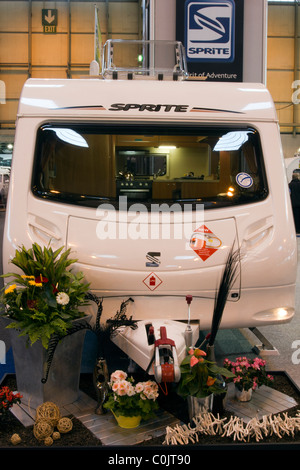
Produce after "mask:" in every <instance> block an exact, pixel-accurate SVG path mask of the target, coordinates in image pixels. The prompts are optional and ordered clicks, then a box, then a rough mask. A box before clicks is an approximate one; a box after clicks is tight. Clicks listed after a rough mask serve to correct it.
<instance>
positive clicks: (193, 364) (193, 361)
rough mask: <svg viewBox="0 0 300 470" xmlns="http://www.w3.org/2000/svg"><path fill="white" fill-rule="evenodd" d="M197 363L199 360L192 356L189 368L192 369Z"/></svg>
mask: <svg viewBox="0 0 300 470" xmlns="http://www.w3.org/2000/svg"><path fill="white" fill-rule="evenodd" d="M198 362H199V359H197V358H196V357H195V356H192V357H191V361H190V366H191V367H193V366H195V365H196V364H198Z"/></svg>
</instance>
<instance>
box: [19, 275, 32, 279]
mask: <svg viewBox="0 0 300 470" xmlns="http://www.w3.org/2000/svg"><path fill="white" fill-rule="evenodd" d="M21 277H22V278H23V279H34V276H26V274H22V276H21Z"/></svg>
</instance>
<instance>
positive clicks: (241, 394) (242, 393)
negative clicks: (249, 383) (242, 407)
mask: <svg viewBox="0 0 300 470" xmlns="http://www.w3.org/2000/svg"><path fill="white" fill-rule="evenodd" d="M235 397H236V399H237V400H238V401H244V402H246V401H250V400H251V398H252V388H249V390H245V389H244V388H243V389H242V390H240V389H238V387H235Z"/></svg>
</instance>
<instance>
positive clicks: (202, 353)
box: [194, 348, 206, 357]
mask: <svg viewBox="0 0 300 470" xmlns="http://www.w3.org/2000/svg"><path fill="white" fill-rule="evenodd" d="M194 354H195V356H196V357H199V356H206V352H204V351H202V349H198V348H197V349H195V351H194Z"/></svg>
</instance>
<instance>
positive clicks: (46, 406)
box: [36, 401, 60, 426]
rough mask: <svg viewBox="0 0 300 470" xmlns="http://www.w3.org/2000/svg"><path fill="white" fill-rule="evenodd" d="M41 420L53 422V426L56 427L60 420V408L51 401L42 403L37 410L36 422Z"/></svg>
mask: <svg viewBox="0 0 300 470" xmlns="http://www.w3.org/2000/svg"><path fill="white" fill-rule="evenodd" d="M41 418H43V419H47V421H50V422H51V424H52V426H56V424H57V422H58V420H59V419H60V411H59V407H58V406H57V405H56V404H55V403H52V402H51V401H46V402H45V403H42V404H41V405H40V406H38V407H37V409H36V420H38V419H41Z"/></svg>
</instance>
